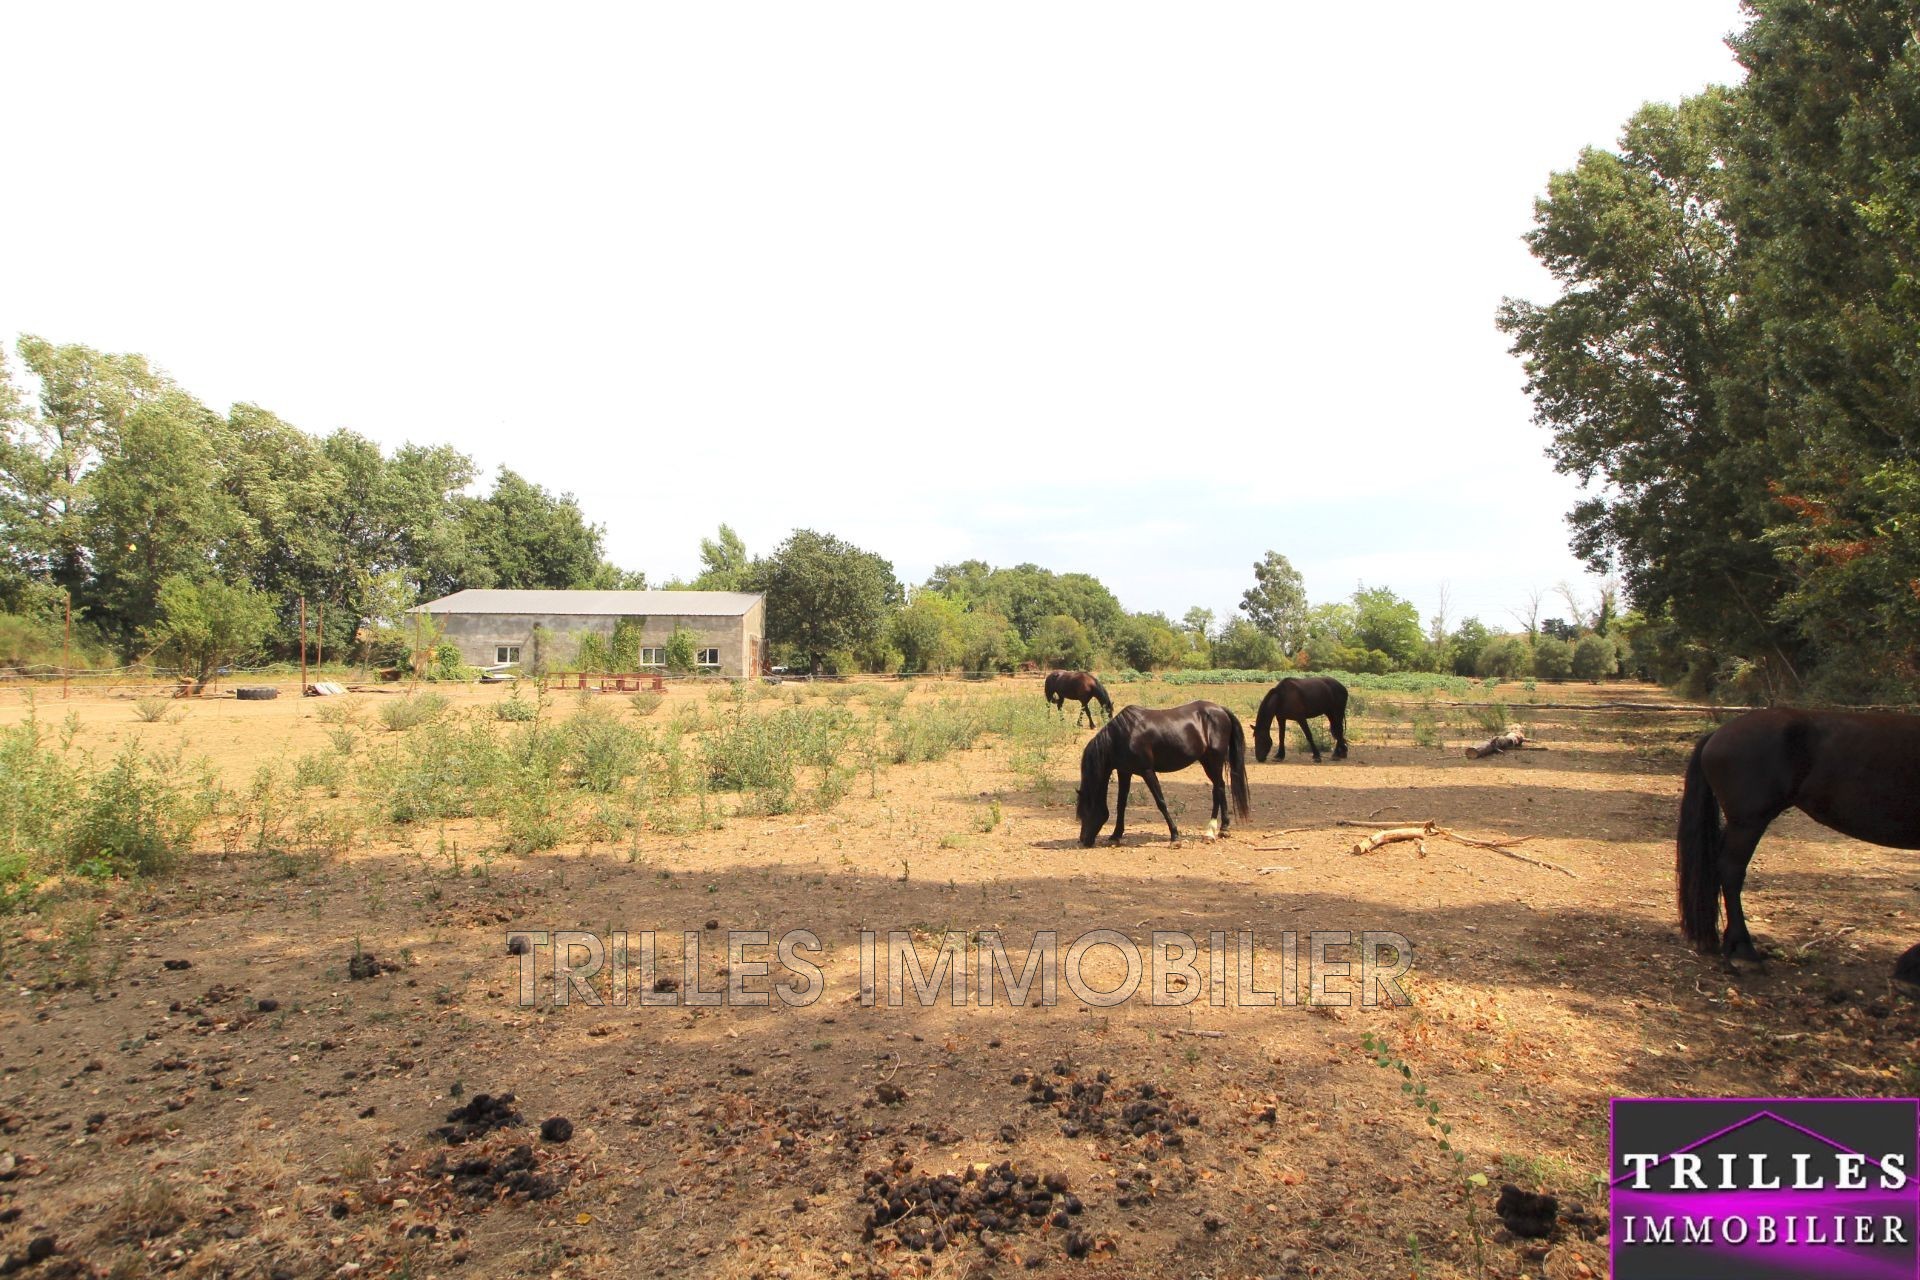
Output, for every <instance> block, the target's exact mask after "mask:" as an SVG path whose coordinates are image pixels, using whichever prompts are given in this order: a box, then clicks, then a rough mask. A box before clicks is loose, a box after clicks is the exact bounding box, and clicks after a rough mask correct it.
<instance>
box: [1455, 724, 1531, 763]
mask: <svg viewBox="0 0 1920 1280" xmlns="http://www.w3.org/2000/svg"><path fill="white" fill-rule="evenodd" d="M1526 742H1527V735H1526V734H1524V733H1521V732H1520V731H1519V730H1518V729H1509V730H1508V731H1507V732H1505V733H1496V734H1494V735H1493V736H1492V737H1491V738H1488V739H1487V740H1486V741H1485V742H1484V743H1482V744H1481V745H1479V746H1477V747H1468V748H1467V759H1469V760H1479V759H1481V758H1482V757H1484V756H1491V755H1497V754H1499V753H1500V752H1502V751H1516V750H1518V749H1519V748H1521V747H1523V746H1525V745H1526Z"/></svg>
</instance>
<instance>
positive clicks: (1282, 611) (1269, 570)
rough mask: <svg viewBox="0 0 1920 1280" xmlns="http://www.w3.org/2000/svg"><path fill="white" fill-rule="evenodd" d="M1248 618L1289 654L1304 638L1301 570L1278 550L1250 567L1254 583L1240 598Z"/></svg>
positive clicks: (1304, 607) (1303, 600)
mask: <svg viewBox="0 0 1920 1280" xmlns="http://www.w3.org/2000/svg"><path fill="white" fill-rule="evenodd" d="M1240 607H1241V609H1243V610H1245V611H1246V615H1247V618H1248V620H1249V621H1251V622H1252V623H1253V625H1254V626H1256V627H1258V628H1260V630H1262V631H1264V632H1266V633H1267V634H1268V635H1270V636H1272V637H1273V638H1274V639H1275V640H1278V641H1279V642H1280V649H1281V652H1283V653H1292V652H1293V651H1294V650H1296V649H1298V648H1299V647H1300V645H1301V643H1302V641H1304V640H1305V638H1306V630H1307V588H1306V584H1305V583H1304V582H1303V581H1302V579H1301V577H1300V573H1299V571H1298V570H1296V569H1295V568H1294V567H1293V565H1292V564H1291V563H1290V562H1289V561H1288V560H1287V558H1286V557H1285V556H1283V555H1281V554H1280V553H1279V552H1278V551H1269V552H1267V554H1266V555H1265V556H1264V557H1263V558H1262V559H1260V560H1259V561H1258V562H1257V563H1255V564H1254V566H1253V586H1251V587H1249V588H1248V589H1247V592H1246V594H1245V595H1243V596H1241V597H1240Z"/></svg>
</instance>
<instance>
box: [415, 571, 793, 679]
mask: <svg viewBox="0 0 1920 1280" xmlns="http://www.w3.org/2000/svg"><path fill="white" fill-rule="evenodd" d="M409 612H411V613H424V614H426V615H427V616H428V617H429V618H431V619H433V623H434V626H435V628H436V630H437V631H438V632H439V635H440V639H441V642H442V643H446V644H451V645H454V646H455V647H456V648H458V649H459V650H460V656H461V658H462V659H463V660H465V661H467V662H469V663H471V664H473V665H474V666H476V667H492V666H498V665H500V664H502V663H519V664H522V665H526V666H531V665H532V664H533V663H534V661H535V659H536V658H537V657H541V656H543V655H539V654H536V652H535V650H536V644H537V641H536V637H535V635H534V629H535V628H540V629H541V630H542V632H543V634H544V635H545V636H550V637H551V641H550V643H553V644H554V645H555V647H556V649H557V650H558V651H559V652H557V653H548V654H546V655H544V660H545V662H546V663H547V665H548V666H549V667H554V668H557V669H564V668H565V667H566V666H567V663H568V661H569V660H570V659H571V657H572V655H573V653H574V650H575V648H576V646H577V644H578V640H579V637H580V636H581V635H583V634H585V633H588V632H592V633H595V634H597V635H599V636H600V637H601V638H602V639H605V640H609V641H611V640H612V638H613V629H614V627H615V626H616V625H617V624H619V623H620V622H621V621H622V620H627V621H631V622H633V623H637V624H638V625H639V627H640V665H641V668H642V669H643V670H647V669H651V668H656V667H664V666H665V665H666V644H667V639H668V637H670V636H672V635H673V631H674V628H675V627H676V626H678V627H684V628H686V629H687V630H688V631H690V632H692V633H693V645H694V650H695V652H696V654H697V663H696V667H697V670H698V672H699V674H701V675H713V676H728V677H730V678H733V679H739V678H741V677H744V676H750V675H758V674H759V673H760V670H761V668H762V666H763V665H764V663H765V660H766V652H767V604H766V597H765V596H762V595H758V594H752V593H748V592H744V591H479V590H473V591H456V592H454V593H453V594H452V595H450V596H445V597H443V598H441V599H439V600H434V601H431V602H429V603H427V604H423V605H416V606H415V607H414V608H413V609H411V610H409Z"/></svg>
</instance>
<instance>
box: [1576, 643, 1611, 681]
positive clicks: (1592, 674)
mask: <svg viewBox="0 0 1920 1280" xmlns="http://www.w3.org/2000/svg"><path fill="white" fill-rule="evenodd" d="M1619 665H1620V655H1619V654H1618V653H1617V652H1616V651H1615V649H1614V647H1613V641H1611V640H1609V639H1608V638H1607V637H1605V636H1603V635H1601V634H1599V633H1598V632H1589V633H1588V634H1586V635H1584V636H1581V637H1580V640H1579V642H1578V643H1577V644H1575V645H1574V646H1573V674H1574V675H1575V676H1577V677H1579V678H1580V679H1582V680H1599V679H1602V678H1603V677H1606V676H1610V675H1612V674H1613V673H1614V671H1615V670H1616V669H1618V667H1619Z"/></svg>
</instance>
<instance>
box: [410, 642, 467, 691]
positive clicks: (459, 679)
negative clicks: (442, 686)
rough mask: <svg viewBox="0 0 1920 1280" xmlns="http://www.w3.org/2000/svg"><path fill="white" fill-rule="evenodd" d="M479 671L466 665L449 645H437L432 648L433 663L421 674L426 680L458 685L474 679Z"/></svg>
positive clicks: (456, 649) (456, 650)
mask: <svg viewBox="0 0 1920 1280" xmlns="http://www.w3.org/2000/svg"><path fill="white" fill-rule="evenodd" d="M479 674H480V673H479V671H478V670H476V669H475V668H473V667H470V666H468V665H467V660H466V659H465V658H462V657H461V656H460V650H459V649H458V648H456V647H455V646H453V645H450V644H444V643H443V644H437V645H435V646H434V647H433V663H432V665H430V666H429V667H428V668H427V669H426V670H425V671H423V672H422V673H421V675H422V676H424V677H425V678H426V679H428V680H440V681H446V682H448V683H452V684H460V683H463V682H465V681H468V680H472V679H475V678H476V677H477V676H478V675H479Z"/></svg>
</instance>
